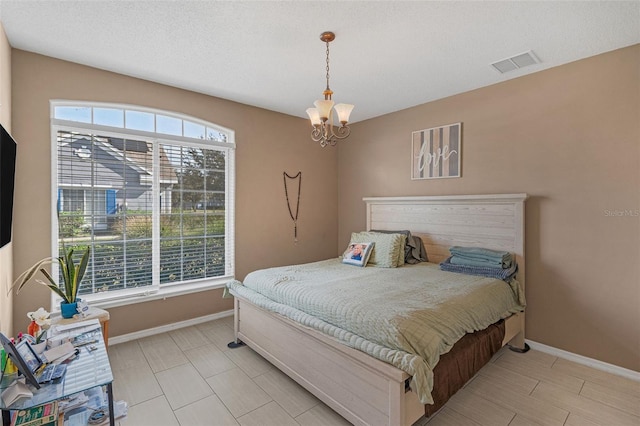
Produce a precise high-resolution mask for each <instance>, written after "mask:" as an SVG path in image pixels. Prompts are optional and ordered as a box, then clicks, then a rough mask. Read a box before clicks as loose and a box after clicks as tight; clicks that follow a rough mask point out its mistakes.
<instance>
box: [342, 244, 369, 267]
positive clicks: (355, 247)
mask: <svg viewBox="0 0 640 426" xmlns="http://www.w3.org/2000/svg"><path fill="white" fill-rule="evenodd" d="M374 245H375V244H374V243H372V242H363V243H349V246H348V247H347V249H346V250H345V251H344V254H343V255H342V263H348V264H350V265H356V266H366V265H367V262H368V261H369V257H370V256H371V253H372V252H373V246H374Z"/></svg>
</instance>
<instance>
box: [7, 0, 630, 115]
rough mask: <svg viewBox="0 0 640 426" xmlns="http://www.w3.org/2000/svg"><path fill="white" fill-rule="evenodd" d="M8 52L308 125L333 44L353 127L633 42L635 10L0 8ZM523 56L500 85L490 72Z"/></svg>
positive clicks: (248, 5) (168, 5)
mask: <svg viewBox="0 0 640 426" xmlns="http://www.w3.org/2000/svg"><path fill="white" fill-rule="evenodd" d="M0 21H2V25H3V26H4V29H5V32H6V34H7V37H8V39H9V43H10V44H11V45H12V46H13V47H15V48H17V49H23V50H27V51H31V52H36V53H40V54H43V55H47V56H52V57H56V58H60V59H64V60H68V61H72V62H77V63H80V64H85V65H90V66H93V67H97V68H101V69H105V70H110V71H115V72H118V73H121V74H126V75H130V76H134V77H140V78H144V79H147V80H151V81H156V82H160V83H165V84H168V85H172V86H176V87H181V88H184V89H189V90H193V91H196V92H201V93H205V94H209V95H213V96H218V97H221V98H225V99H230V100H234V101H237V102H242V103H245V104H249V105H255V106H258V107H262V108H267V109H270V110H274V111H278V112H282V113H286V114H291V115H295V116H300V117H306V114H305V112H304V111H305V109H306V108H307V107H309V106H311V105H312V103H313V101H314V100H315V99H318V98H320V97H321V96H322V91H323V90H324V86H325V46H324V44H323V43H322V42H321V41H320V39H319V35H320V33H321V32H323V31H326V30H329V31H333V32H335V33H336V40H335V41H334V42H333V43H331V88H332V89H333V91H334V92H335V93H334V100H335V101H336V102H345V103H353V104H355V106H356V107H355V109H354V111H353V114H352V117H351V118H352V121H361V120H364V119H368V118H372V117H376V116H379V115H383V114H386V113H389V112H393V111H397V110H401V109H404V108H408V107H411V106H414V105H419V104H422V103H425V102H428V101H432V100H435V99H440V98H443V97H446V96H450V95H453V94H456V93H461V92H465V91H468V90H472V89H475V88H479V87H483V86H487V85H490V84H494V83H498V82H501V81H504V80H506V79H510V78H514V77H519V76H521V75H524V74H528V73H532V72H537V71H540V70H543V69H546V68H550V67H555V66H558V65H561V64H564V63H567V62H571V61H575V60H578V59H581V58H585V57H588V56H593V55H596V54H599V53H603V52H606V51H610V50H614V49H617V48H621V47H624V46H629V45H632V44H636V43H640V2H638V1H627V2H616V1H579V2H551V1H545V2H540V1H538V2H528V1H507V2H505V1H502V2H488V1H482V2H480V1H466V2H449V1H446V2H437V1H411V2H401V1H392V2H388V1H357V2H356V1H320V2H319V1H275V2H272V1H148V0H147V1H116V0H111V1H100V0H98V1H95V0H94V1H68V0H65V1H60V0H47V1H30V0H22V1H20V0H0ZM530 49H531V50H533V51H534V52H535V54H536V55H537V57H538V58H539V59H540V60H541V63H540V64H536V65H533V66H530V67H527V68H523V69H520V70H516V71H514V72H512V73H509V74H505V75H502V74H500V73H498V72H497V71H496V70H495V69H493V68H492V67H491V66H490V63H492V62H495V61H498V60H501V59H504V58H507V57H510V56H513V55H516V54H519V53H522V52H525V51H528V50H530Z"/></svg>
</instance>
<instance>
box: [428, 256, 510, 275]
mask: <svg viewBox="0 0 640 426" xmlns="http://www.w3.org/2000/svg"><path fill="white" fill-rule="evenodd" d="M452 257H453V256H452ZM440 269H442V270H443V271H449V272H458V273H461V274H469V275H480V276H482V277H489V278H496V279H499V280H503V281H510V280H511V278H513V277H514V275H515V274H516V272H518V264H517V263H516V262H512V263H511V266H510V267H509V268H495V267H494V268H492V267H481V266H468V265H456V264H453V263H451V257H448V258H447V259H445V260H444V261H443V262H441V263H440Z"/></svg>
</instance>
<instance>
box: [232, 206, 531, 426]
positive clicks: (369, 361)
mask: <svg viewBox="0 0 640 426" xmlns="http://www.w3.org/2000/svg"><path fill="white" fill-rule="evenodd" d="M525 199H526V194H506V195H505V194H501V195H475V196H431V197H385V198H381V197H375V198H365V199H364V201H365V203H366V217H367V221H366V226H367V229H376V230H399V229H408V230H411V232H412V233H413V234H414V235H417V236H419V237H421V238H422V239H423V241H424V243H425V247H426V251H427V254H428V256H429V261H430V262H431V263H432V264H431V265H415V266H407V267H401V268H397V270H395V271H384V273H385V274H400V273H403V272H405V271H407V272H409V271H410V270H411V268H413V269H414V270H417V269H415V268H427V269H428V268H431V269H432V270H433V269H437V267H434V265H433V264H437V263H439V262H440V261H442V260H444V259H445V258H446V257H447V256H448V255H449V251H448V248H449V247H450V246H453V245H459V246H472V247H485V248H491V249H495V250H504V251H509V252H512V253H514V254H515V256H516V260H517V262H518V265H519V272H518V276H517V280H518V282H519V289H520V291H521V292H522V294H524V271H525V266H526V265H525V262H524V201H525ZM327 262H329V263H328V264H327V265H324V264H323V267H327V266H329V267H333V266H331V265H332V264H331V261H327ZM321 263H322V262H321ZM334 263H335V261H334ZM352 268H354V267H352ZM355 269H361V270H362V269H365V270H367V269H370V268H368V267H367V268H354V269H352V270H350V271H355ZM403 270H405V271H403ZM368 272H370V271H368ZM278 273H281V272H278ZM433 273H435V274H436V275H437V274H438V272H436V271H433ZM392 276H393V277H395V276H396V275H389V277H392ZM247 278H249V277H247ZM369 278H371V276H370V277H369ZM286 279H289V278H286ZM286 279H283V281H285V280H286ZM403 279H404V278H403ZM438 279H440V278H438ZM329 281H330V280H329V279H328V280H327V283H328V282H329ZM354 282H355V278H354ZM474 285H475V284H474ZM483 285H484V284H483ZM230 290H231V293H232V294H233V295H234V296H235V332H236V338H237V340H238V341H242V342H244V343H246V344H248V345H249V346H250V347H252V348H253V349H254V350H255V351H256V352H258V353H259V354H261V355H262V356H263V357H265V358H266V359H268V360H269V361H270V362H271V363H273V364H274V365H275V366H276V367H278V368H279V369H281V370H282V371H283V372H285V373H286V374H287V375H289V376H290V377H291V378H292V379H294V380H295V381H297V382H298V383H299V384H301V385H302V386H303V387H305V388H306V389H307V390H309V391H310V392H311V393H313V394H314V395H316V396H317V397H318V398H319V399H321V400H322V401H323V402H325V403H326V404H327V405H329V406H330V407H331V408H333V409H334V410H335V411H336V412H338V413H339V414H341V415H342V416H343V417H345V418H346V419H347V420H349V421H350V422H352V423H354V424H367V425H378V424H387V425H409V424H412V423H414V422H415V421H417V420H418V419H420V417H422V416H423V415H424V414H425V412H426V413H429V412H430V411H429V410H428V409H427V410H425V405H424V404H423V403H424V402H425V399H426V397H425V393H424V384H425V380H427V379H428V378H429V373H433V371H435V369H434V370H433V371H431V369H430V368H431V367H429V368H428V370H429V371H428V372H427V373H425V374H426V375H425V376H424V377H422V373H423V371H422V370H421V367H420V366H419V362H418V361H416V363H415V365H417V366H418V367H415V368H413V367H412V368H413V369H411V368H407V363H404V364H403V362H402V361H399V362H395V361H398V359H400V358H402V357H404V356H405V355H406V352H404V351H401V353H400V355H398V354H397V353H394V352H393V351H389V350H386V349H385V348H384V345H380V346H381V347H382V349H380V348H379V347H377V346H376V344H377V343H378V342H377V340H373V339H372V340H373V342H374V343H373V344H372V343H371V340H369V339H364V342H363V341H362V340H363V339H361V338H360V337H359V335H358V333H346V332H344V330H341V329H340V327H337V331H336V330H335V328H336V327H334V326H333V325H332V323H333V321H332V320H329V321H325V324H329V326H326V325H321V326H318V324H317V321H316V320H314V319H313V316H312V318H311V320H309V318H306V317H305V318H306V319H305V318H301V317H298V316H296V315H292V314H290V313H289V311H288V310H289V309H292V310H293V311H296V310H295V309H293V308H289V307H287V306H286V305H284V304H279V303H276V305H277V306H280V308H278V307H277V306H275V307H274V306H271V305H270V302H269V301H262V300H261V299H260V297H263V296H261V295H259V294H255V295H254V294H252V295H249V293H247V292H245V290H244V288H240V287H238V286H236V287H235V290H234V287H233V286H232V287H231V288H230ZM240 290H241V291H240ZM249 296H251V297H249ZM349 297H351V298H352V297H353V296H348V297H347V298H349ZM337 300H338V299H336V302H335V303H338V302H337ZM313 303H316V302H315V301H314V302H312V304H313ZM333 303H334V302H331V304H332V305H333ZM279 309H280V312H278V310H279ZM349 309H351V308H349ZM465 310H466V308H465ZM305 315H306V314H305ZM502 317H504V318H505V319H504V320H503V321H498V322H499V327H500V333H501V334H500V336H501V337H502V339H501V341H499V342H498V345H499V346H501V345H504V344H509V345H512V346H514V347H515V348H521V349H524V348H525V343H524V311H523V309H512V310H511V311H510V312H509V313H508V314H502ZM325 319H326V318H325ZM495 319H496V320H497V319H500V318H498V317H496V318H495ZM346 320H348V319H345V321H346ZM367 321H370V319H369V320H367ZM465 327H466V326H465ZM492 327H493V326H491V327H489V324H487V327H486V328H487V330H489V329H490V328H492ZM483 331H485V330H483ZM345 333H346V334H345ZM476 334H481V333H473V334H470V335H476ZM465 339H466V337H465ZM467 340H468V339H467ZM494 340H495V338H494ZM460 343H461V342H458V343H456V345H454V346H453V348H451V347H450V346H451V345H448V346H447V350H449V349H451V350H450V352H451V353H454V352H456V351H454V349H457V348H458V346H459V344H460ZM467 346H470V347H471V346H473V344H470V345H467ZM447 356H449V354H447ZM443 359H444V356H443ZM412 362H413V359H412ZM441 363H442V364H444V363H443V362H442V361H441ZM427 364H429V363H427ZM412 365H413V364H412ZM429 365H431V364H429ZM399 367H402V368H399ZM436 367H438V366H436ZM407 371H409V372H411V374H409V372H407ZM430 378H431V379H432V378H433V376H431V377H430ZM410 385H411V386H410ZM434 386H435V387H437V386H438V382H436V384H435V385H434ZM412 388H413V390H412ZM435 390H436V389H435V388H434V391H435ZM454 391H455V390H454ZM448 395H449V394H447V393H445V396H444V398H445V399H446V398H447V397H448ZM421 400H422V402H421ZM429 402H431V400H430V401H429ZM440 402H441V403H444V402H443V401H440ZM440 405H441V404H440ZM427 407H429V406H427Z"/></svg>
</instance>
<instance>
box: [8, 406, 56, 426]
mask: <svg viewBox="0 0 640 426" xmlns="http://www.w3.org/2000/svg"><path fill="white" fill-rule="evenodd" d="M57 419H58V402H57V401H53V402H49V403H47V404H43V405H38V406H37V407H31V408H26V409H24V410H15V411H14V412H13V415H12V416H11V426H55V425H56V422H57Z"/></svg>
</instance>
